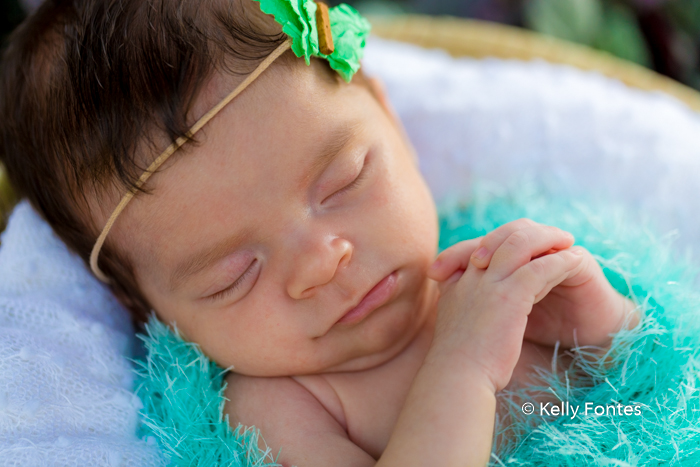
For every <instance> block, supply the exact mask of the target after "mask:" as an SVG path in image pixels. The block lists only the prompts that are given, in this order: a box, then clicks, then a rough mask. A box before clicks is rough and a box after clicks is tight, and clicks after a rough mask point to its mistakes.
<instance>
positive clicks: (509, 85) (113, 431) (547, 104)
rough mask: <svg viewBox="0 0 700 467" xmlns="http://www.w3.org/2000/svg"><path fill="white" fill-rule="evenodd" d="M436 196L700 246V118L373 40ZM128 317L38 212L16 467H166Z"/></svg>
mask: <svg viewBox="0 0 700 467" xmlns="http://www.w3.org/2000/svg"><path fill="white" fill-rule="evenodd" d="M364 67H365V69H366V71H367V72H368V73H369V74H373V75H377V76H380V77H381V78H383V80H384V81H385V83H386V85H387V88H388V91H389V95H390V98H391V100H392V102H393V103H394V106H395V107H396V109H397V111H398V113H399V115H400V116H401V118H402V120H403V121H404V123H405V125H406V128H407V131H408V133H409V136H410V138H411V139H412V140H413V142H414V144H415V146H416V148H417V151H418V153H419V157H420V166H421V170H422V171H423V173H424V174H425V176H426V179H427V180H428V183H429V185H430V186H431V188H432V190H433V193H434V194H435V196H436V198H437V199H438V200H439V199H442V198H443V197H444V196H445V195H447V194H448V193H449V192H450V191H459V190H460V189H463V188H464V187H465V186H467V185H468V184H469V183H472V182H473V181H474V180H491V181H494V182H499V183H506V184H510V183H513V182H514V181H516V180H518V179H520V177H522V175H523V174H529V176H530V177H532V178H533V179H535V180H537V181H539V182H541V183H543V184H545V185H547V186H548V187H550V189H552V190H555V191H557V192H560V193H562V194H566V195H573V196H578V195H584V194H585V195H587V196H590V195H593V196H594V197H602V198H604V199H609V200H612V201H615V202H621V203H624V204H625V205H626V206H627V208H628V209H630V210H633V211H636V212H638V213H640V215H646V216H647V217H650V218H652V219H654V220H655V225H656V226H657V227H658V231H659V232H665V231H670V230H675V231H676V233H675V234H674V235H677V237H678V239H677V243H676V245H677V247H678V248H687V249H689V248H690V247H691V246H693V245H694V247H695V248H694V249H695V251H696V254H697V251H698V249H699V248H700V216H697V213H698V212H700V196H698V190H697V188H696V186H697V182H698V181H700V137H698V135H700V117H699V116H698V115H696V114H695V113H692V112H690V111H689V110H687V109H686V108H685V107H684V106H683V105H682V104H680V103H678V102H677V101H675V100H673V99H671V98H669V97H667V96H664V95H660V94H653V93H644V92H639V91H633V90H630V89H627V88H626V87H624V86H623V85H621V84H619V83H617V82H615V81H612V80H609V79H605V78H602V77H600V76H598V75H596V74H590V73H583V72H580V71H577V70H574V69H570V68H567V67H559V66H552V65H548V64H545V63H541V62H533V63H526V64H524V63H520V62H504V61H496V60H486V61H473V60H454V59H451V58H449V57H448V56H447V55H446V54H444V53H442V52H439V51H424V50H421V49H417V48H415V47H411V46H406V45H403V44H394V43H389V42H385V41H380V40H378V39H374V38H372V39H371V40H370V42H369V44H368V47H367V53H366V58H365V60H364ZM133 349H134V337H133V330H132V328H131V325H130V324H129V320H128V316H127V314H126V312H125V311H124V310H123V309H122V308H121V306H120V305H119V304H118V303H116V301H115V300H114V298H113V297H112V296H111V295H110V294H109V292H108V291H107V290H106V289H105V288H104V287H103V286H102V284H100V283H99V282H98V281H97V280H95V279H94V278H93V277H92V276H91V275H90V274H89V272H88V271H87V269H86V268H85V266H84V265H83V264H82V262H81V261H80V260H79V259H78V258H77V257H76V256H75V255H73V254H71V253H69V252H68V251H67V249H66V248H65V246H64V245H63V244H62V243H61V242H60V241H59V240H58V239H57V238H56V237H55V235H54V234H53V232H52V231H51V229H50V228H49V227H48V226H47V225H46V223H45V222H44V221H43V220H42V219H41V218H40V217H39V216H38V215H37V214H36V213H35V212H34V211H33V210H32V209H31V207H30V206H29V205H28V204H27V203H21V204H20V205H19V206H18V207H17V208H16V209H15V211H14V212H13V214H12V216H11V219H10V222H9V225H8V228H7V230H6V231H5V233H4V234H3V236H2V246H1V247H0V465H3V466H15V465H17V466H20V465H21V466H42V467H44V466H54V465H56V466H58V465H61V466H64V465H90V466H103V465H104V466H122V465H123V466H132V465H134V466H135V465H149V466H150V465H162V464H164V463H165V460H164V459H163V458H162V456H161V454H160V453H159V451H158V448H157V447H156V446H155V445H154V444H153V443H152V442H151V440H141V439H138V438H137V436H136V428H137V423H138V416H137V412H138V409H139V407H140V401H139V400H138V398H136V397H135V396H133V395H132V393H131V389H132V375H131V365H130V363H129V361H128V357H129V356H130V355H131V354H132V353H133V351H134V350H133Z"/></svg>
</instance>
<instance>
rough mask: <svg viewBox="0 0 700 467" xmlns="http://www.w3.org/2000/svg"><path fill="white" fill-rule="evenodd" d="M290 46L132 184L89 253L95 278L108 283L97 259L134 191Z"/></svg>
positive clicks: (284, 45) (262, 65) (276, 52)
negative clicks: (131, 187) (132, 186)
mask: <svg viewBox="0 0 700 467" xmlns="http://www.w3.org/2000/svg"><path fill="white" fill-rule="evenodd" d="M291 45H292V41H291V39H287V40H286V41H284V43H282V44H281V45H280V46H279V47H277V48H276V49H275V50H274V52H272V53H271V54H270V55H269V56H268V57H267V58H266V59H265V60H264V61H262V62H261V63H260V65H258V67H257V68H256V69H255V70H253V72H252V73H251V74H250V75H248V76H247V77H246V79H245V80H244V81H243V82H242V83H241V84H239V85H238V87H236V89H234V90H233V91H232V92H231V93H230V94H229V95H228V96H226V97H225V98H224V99H223V100H222V101H221V102H219V103H218V104H217V105H216V106H215V107H214V108H212V109H211V110H210V111H209V112H207V113H206V114H204V116H202V118H200V119H199V120H197V122H196V123H195V124H194V125H192V128H190V129H189V130H188V131H187V133H186V134H185V136H181V137H179V138H178V139H177V140H175V142H174V143H173V144H171V145H170V146H168V148H167V149H166V150H165V151H163V153H162V154H161V155H160V156H158V157H157V158H156V159H155V160H154V161H153V162H152V163H151V165H150V166H149V167H148V168H147V169H146V171H145V172H144V173H143V174H141V176H140V177H139V179H138V180H137V181H136V183H135V184H134V188H133V189H131V190H129V191H128V192H127V193H126V194H125V195H124V196H123V197H122V199H121V201H119V204H118V205H117V207H116V208H115V209H114V211H113V212H112V215H111V216H109V219H107V223H106V224H105V226H104V228H103V229H102V232H101V233H100V236H99V237H97V241H96V242H95V246H93V247H92V252H91V253H90V269H92V272H93V273H94V274H95V276H96V277H97V278H98V279H99V280H101V281H102V282H105V283H108V282H109V278H108V277H107V276H106V275H105V274H104V273H103V272H102V271H101V270H100V268H99V267H98V266H97V258H98V257H99V256H100V250H101V249H102V245H103V244H104V242H105V239H106V238H107V234H108V233H109V231H110V230H111V229H112V226H113V225H114V222H115V221H116V220H117V217H118V216H119V214H121V212H122V211H123V210H124V208H125V207H126V205H127V204H129V201H131V199H132V198H133V197H134V195H135V194H136V190H137V189H138V188H140V187H141V186H143V184H144V183H146V181H147V180H148V179H149V178H150V177H151V175H153V173H154V172H155V171H156V170H158V167H160V166H161V164H163V162H165V161H166V160H167V159H168V157H170V156H171V155H173V153H174V152H175V151H177V150H178V149H179V148H180V147H181V146H182V145H183V144H185V142H186V141H187V140H188V139H190V138H191V137H192V136H194V135H195V133H197V132H198V131H199V130H200V129H202V127H203V126H204V125H206V124H207V122H209V120H211V119H212V118H214V116H215V115H216V114H218V113H219V111H221V109H223V108H224V107H225V106H226V104H228V103H229V102H231V101H232V100H233V98H234V97H236V96H237V95H238V94H240V93H241V92H242V91H243V90H244V89H245V88H246V87H248V85H249V84H250V83H252V82H253V81H254V80H255V78H257V77H258V76H260V73H262V72H263V71H265V69H266V68H267V67H268V66H270V65H271V64H272V62H274V61H275V59H276V58H277V57H279V56H280V55H282V54H283V53H284V52H285V51H286V50H287V49H288V48H289V47H290V46H291Z"/></svg>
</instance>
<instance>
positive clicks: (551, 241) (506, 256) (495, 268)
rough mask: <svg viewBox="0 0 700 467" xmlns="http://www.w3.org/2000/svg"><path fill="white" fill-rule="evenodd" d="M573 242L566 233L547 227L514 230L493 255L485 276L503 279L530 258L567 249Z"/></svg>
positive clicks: (571, 237)
mask: <svg viewBox="0 0 700 467" xmlns="http://www.w3.org/2000/svg"><path fill="white" fill-rule="evenodd" d="M573 241H574V239H573V236H571V234H568V232H564V231H563V230H560V229H558V228H556V227H550V226H547V225H541V224H537V225H534V226H532V227H526V228H524V229H521V230H516V231H515V232H513V233H512V234H510V236H509V237H508V238H506V239H505V240H504V241H503V243H501V244H500V245H499V246H498V248H497V249H496V251H495V252H494V253H493V256H492V257H491V262H490V264H489V266H488V270H487V271H486V274H487V275H489V276H490V277H491V278H492V279H493V280H496V281H499V280H502V279H505V278H506V277H508V276H510V275H511V274H513V273H514V272H515V271H516V270H517V269H518V268H520V267H522V266H523V265H525V264H527V263H528V262H530V261H531V260H532V258H534V257H537V256H539V255H541V254H543V253H545V252H547V251H549V250H552V249H554V250H563V249H565V248H569V247H570V246H571V245H572V243H573Z"/></svg>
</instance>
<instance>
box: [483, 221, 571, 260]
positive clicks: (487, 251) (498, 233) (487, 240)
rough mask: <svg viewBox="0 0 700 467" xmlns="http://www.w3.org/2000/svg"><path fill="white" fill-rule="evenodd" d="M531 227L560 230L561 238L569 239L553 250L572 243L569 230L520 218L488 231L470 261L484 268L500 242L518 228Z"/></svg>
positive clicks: (566, 246)
mask: <svg viewBox="0 0 700 467" xmlns="http://www.w3.org/2000/svg"><path fill="white" fill-rule="evenodd" d="M533 227H540V228H542V229H550V230H554V231H556V232H560V233H561V235H562V238H566V239H569V240H570V242H569V243H562V245H564V246H562V247H560V248H556V249H553V251H558V250H560V249H564V248H568V247H570V246H571V245H572V244H573V243H574V237H573V235H571V234H570V233H569V232H565V231H563V230H561V229H558V228H557V227H552V226H548V225H544V224H538V223H537V222H535V221H533V220H531V219H526V218H522V219H518V220H515V221H512V222H509V223H507V224H504V225H502V226H500V227H499V228H497V229H496V230H493V231H492V232H489V233H488V234H487V235H485V236H484V238H483V240H482V241H481V245H480V247H479V248H478V249H477V250H476V251H475V252H474V254H473V255H472V258H471V263H472V264H473V265H474V266H476V267H478V268H482V269H486V268H487V267H488V266H489V263H490V262H491V258H492V257H493V254H494V253H495V252H496V250H498V247H500V246H501V244H502V243H503V242H504V241H506V239H507V238H508V237H510V236H511V235H512V234H513V233H515V232H517V231H518V230H524V229H529V228H533ZM543 253H544V252H543Z"/></svg>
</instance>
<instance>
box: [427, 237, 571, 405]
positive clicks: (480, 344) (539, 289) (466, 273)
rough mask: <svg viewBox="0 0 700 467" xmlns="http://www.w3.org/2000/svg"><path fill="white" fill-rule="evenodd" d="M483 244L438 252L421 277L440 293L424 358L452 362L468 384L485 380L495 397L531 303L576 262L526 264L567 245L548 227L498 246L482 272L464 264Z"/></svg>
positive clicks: (559, 256)
mask: <svg viewBox="0 0 700 467" xmlns="http://www.w3.org/2000/svg"><path fill="white" fill-rule="evenodd" d="M483 240H484V239H482V238H478V239H474V240H469V241H466V242H460V243H457V244H455V245H453V246H452V247H450V248H448V249H447V250H445V251H443V252H442V253H440V255H439V256H438V258H437V260H436V262H435V264H434V265H433V267H432V268H431V269H430V271H429V272H428V275H429V277H431V278H432V279H434V280H436V281H438V282H439V284H438V285H439V288H440V300H439V302H438V315H437V321H436V323H435V332H434V336H433V343H432V345H431V353H430V355H431V357H434V358H451V357H450V356H452V357H455V356H456V358H457V361H459V362H460V364H463V365H466V368H467V369H468V370H469V371H470V372H471V373H472V374H473V375H474V378H475V379H476V378H481V377H486V378H487V381H488V382H490V384H491V386H492V389H494V390H495V391H498V390H501V389H503V388H504V387H505V386H506V385H507V384H508V382H509V381H510V378H511V376H512V373H513V369H514V368H515V366H516V364H517V362H518V360H519V358H520V352H521V348H522V344H523V338H524V333H525V329H526V325H527V322H528V314H529V313H530V312H531V310H532V308H533V304H534V303H535V302H537V301H539V300H541V299H542V297H544V296H545V295H547V293H549V291H550V290H552V288H553V287H555V286H556V285H558V284H559V283H560V282H562V281H564V280H566V279H567V278H569V277H571V276H573V275H574V274H576V271H577V270H578V269H579V267H580V263H581V259H582V256H581V255H575V254H574V253H573V252H571V251H569V250H564V251H560V252H557V253H554V254H551V255H546V256H544V257H542V258H538V259H534V260H533V259H532V257H533V256H537V255H539V254H541V253H543V252H546V251H550V250H552V249H565V248H567V247H568V246H570V245H571V243H572V242H573V238H572V237H571V236H570V235H569V236H567V235H566V234H565V232H563V231H560V230H559V229H551V228H549V229H547V230H545V231H543V232H540V234H539V235H529V236H524V235H523V233H522V232H521V233H520V234H516V235H515V236H514V241H513V240H511V241H505V242H501V243H502V244H501V245H500V247H499V248H498V250H497V251H496V254H495V256H494V259H493V261H491V262H490V264H489V265H488V268H487V269H486V270H484V269H482V268H478V267H476V266H474V265H473V264H470V262H469V258H470V256H471V254H472V252H473V251H474V250H475V249H476V248H477V247H478V246H479V244H480V243H481V242H483ZM445 356H447V357H445Z"/></svg>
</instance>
